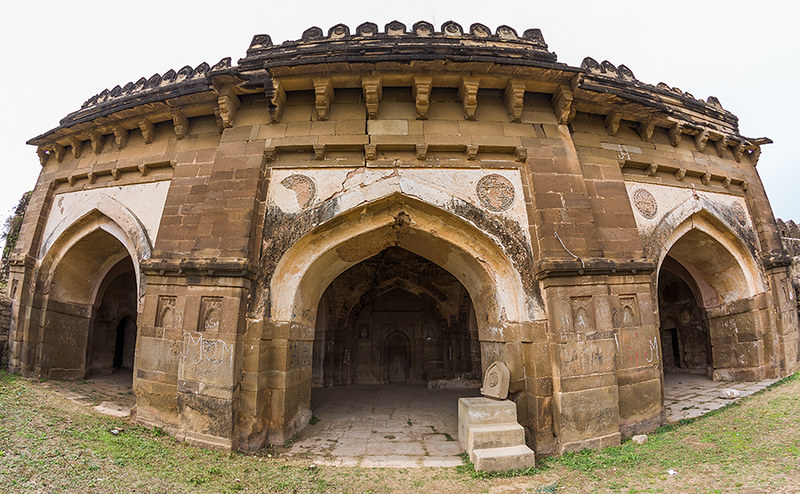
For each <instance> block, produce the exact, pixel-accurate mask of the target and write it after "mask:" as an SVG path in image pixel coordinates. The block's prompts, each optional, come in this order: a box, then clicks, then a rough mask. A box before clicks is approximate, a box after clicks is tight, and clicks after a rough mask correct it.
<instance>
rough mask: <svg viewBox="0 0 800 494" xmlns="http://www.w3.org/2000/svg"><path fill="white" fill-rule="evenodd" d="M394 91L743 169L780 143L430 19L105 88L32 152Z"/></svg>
mask: <svg viewBox="0 0 800 494" xmlns="http://www.w3.org/2000/svg"><path fill="white" fill-rule="evenodd" d="M389 86H391V87H404V86H405V87H411V88H412V91H413V94H414V98H415V100H416V104H417V118H420V119H424V118H427V105H428V97H429V95H430V91H431V90H432V89H433V88H437V87H449V88H455V89H457V90H458V94H459V98H460V99H461V101H462V102H463V105H464V117H465V118H467V119H471V118H474V115H475V109H476V107H477V92H478V90H479V89H500V90H503V91H504V92H505V98H506V103H507V106H508V111H509V115H510V117H511V119H512V121H515V120H518V119H519V117H520V114H521V112H522V102H523V96H524V93H525V92H537V93H546V94H551V95H552V98H551V101H552V104H553V108H554V111H555V113H556V116H557V118H558V120H559V123H561V124H566V123H569V122H570V121H571V120H572V118H574V115H575V113H576V112H578V111H580V112H584V113H590V114H595V115H601V116H604V117H605V123H606V128H607V130H608V133H609V134H610V135H615V134H616V132H617V129H618V128H619V125H620V122H621V121H622V120H625V121H628V122H632V123H633V124H634V126H635V128H637V130H638V131H639V135H640V136H641V138H642V139H644V140H648V141H649V140H650V139H651V138H652V134H653V131H654V129H655V128H656V127H660V128H664V129H666V130H667V132H668V134H669V137H670V142H671V143H672V144H673V145H674V146H677V145H678V143H679V142H680V140H681V138H682V137H683V136H689V137H691V138H692V139H694V141H695V144H696V145H697V147H698V149H700V150H702V149H703V148H704V147H705V146H706V143H707V142H712V143H713V144H714V146H716V147H717V151H718V152H719V154H720V155H721V154H722V150H724V149H727V148H729V147H730V148H732V152H733V155H734V157H735V158H736V159H737V161H738V160H740V159H741V157H742V156H743V155H745V154H747V155H749V157H750V159H751V161H752V162H753V164H755V163H756V162H757V159H758V156H759V154H760V146H761V145H762V144H765V143H768V142H771V141H770V140H769V139H767V138H760V139H748V138H746V137H743V136H741V135H740V134H739V127H738V119H737V117H736V116H735V115H733V114H732V113H731V112H729V111H727V110H725V109H724V108H723V107H722V105H721V104H720V102H719V100H718V99H717V98H715V97H713V96H711V97H709V98H708V99H707V100H702V99H696V98H694V96H692V95H691V94H690V93H686V92H683V91H681V90H679V89H677V88H672V87H670V86H668V85H666V84H664V83H659V84H657V85H651V84H647V83H644V82H642V81H639V80H638V79H636V77H635V76H634V75H633V72H632V71H631V70H630V69H629V68H628V67H626V66H625V65H619V66H615V65H613V64H612V63H610V62H608V61H603V62H602V63H598V62H597V61H595V60H594V59H592V58H586V59H584V60H583V63H582V64H581V66H580V67H572V66H569V65H566V64H562V63H560V62H558V61H557V58H556V54H555V53H553V52H551V51H549V50H548V46H547V44H546V43H545V41H544V37H543V36H542V33H541V31H540V30H538V29H527V30H525V31H524V32H523V34H522V36H520V35H518V34H517V32H516V31H515V30H514V29H513V28H511V27H509V26H500V27H498V28H497V29H496V30H495V31H494V32H492V31H491V30H490V29H489V28H488V27H486V26H484V25H483V24H477V23H476V24H472V25H471V26H470V29H469V30H468V31H465V30H464V29H463V28H462V26H460V25H459V24H457V23H455V22H453V21H448V22H445V23H444V24H443V25H442V26H441V29H440V30H439V31H437V30H435V28H434V26H433V25H432V24H430V23H427V22H424V21H420V22H417V23H415V24H414V25H413V26H412V27H411V29H408V28H407V27H406V26H405V25H404V24H402V23H400V22H398V21H393V22H390V23H388V24H386V26H385V27H384V30H383V31H379V30H378V26H377V25H376V24H373V23H370V22H366V23H363V24H361V25H359V26H358V27H357V28H356V29H355V32H354V33H351V31H350V28H349V27H347V26H346V25H344V24H337V25H335V26H333V27H331V28H330V29H329V30H328V32H327V35H324V33H323V31H322V29H320V28H318V27H312V28H309V29H307V30H306V31H305V32H304V33H303V35H302V37H301V38H300V39H299V40H294V41H286V42H284V43H281V44H279V45H274V44H273V43H272V41H271V38H270V36H269V35H266V34H259V35H256V36H254V37H253V40H252V42H251V43H250V47H249V48H248V49H247V52H246V55H245V57H244V58H242V59H240V60H239V61H238V65H237V66H232V65H231V59H230V58H224V59H222V60H220V61H219V62H218V63H216V64H215V65H213V66H209V65H208V64H207V63H202V64H200V65H199V66H197V67H195V68H191V67H189V66H186V67H183V68H181V69H180V70H177V71H175V70H169V71H167V72H166V73H164V74H163V75H159V74H155V75H153V76H151V77H150V78H148V79H145V78H144V77H143V78H140V79H139V80H138V81H136V82H135V83H134V82H129V83H127V84H125V85H124V86H116V87H114V88H113V89H110V90H109V89H106V90H103V91H102V92H100V93H99V94H97V95H95V96H92V97H91V98H89V99H88V100H87V101H86V102H85V103H84V104H83V105H82V106H81V108H80V109H79V110H77V111H75V112H73V113H70V114H68V115H67V116H66V117H64V118H63V119H61V121H60V125H59V126H58V127H56V128H55V129H52V130H50V131H48V132H45V133H44V134H41V135H39V136H37V137H34V138H33V139H31V140H30V141H28V144H32V145H35V146H38V153H39V156H40V158H41V160H42V164H44V162H45V161H46V160H47V159H48V158H49V157H50V156H54V157H56V159H58V160H59V161H60V160H61V159H63V156H64V153H65V149H66V148H71V150H72V153H73V154H74V155H75V156H76V157H77V156H79V155H80V152H81V148H82V147H83V143H84V142H86V141H89V142H90V143H91V147H92V149H93V150H94V151H95V152H96V153H99V152H100V150H101V149H102V142H103V139H102V137H103V136H104V135H108V134H112V135H113V136H114V141H115V142H116V145H117V146H118V147H123V146H124V145H125V143H126V142H127V133H128V132H129V131H136V130H139V131H141V132H142V135H143V137H144V140H145V142H151V141H152V139H153V135H154V132H155V125H156V124H158V123H161V122H165V121H172V123H173V126H174V130H175V133H176V135H177V137H178V138H182V137H183V135H184V134H185V133H186V132H187V131H188V119H190V118H194V117H199V116H209V115H215V116H216V118H217V122H218V125H219V128H220V132H221V131H222V129H224V128H226V127H231V126H232V125H233V121H234V119H235V115H236V111H237V109H238V107H239V104H240V101H239V97H240V96H242V95H245V94H253V93H261V94H265V95H266V97H267V102H268V103H267V110H268V112H269V119H270V121H272V122H277V121H279V120H280V118H281V114H282V110H283V104H284V102H285V101H286V93H287V92H290V91H297V90H312V91H314V93H315V95H316V100H315V106H316V109H317V114H318V117H319V118H320V119H321V120H324V119H326V118H327V113H328V109H329V107H330V103H331V101H332V100H333V94H334V92H335V91H336V90H338V89H341V88H359V89H362V90H363V91H364V96H365V97H364V100H365V102H366V106H367V111H368V113H369V115H370V117H371V118H375V117H377V109H378V106H379V104H380V98H381V94H382V90H383V87H389Z"/></svg>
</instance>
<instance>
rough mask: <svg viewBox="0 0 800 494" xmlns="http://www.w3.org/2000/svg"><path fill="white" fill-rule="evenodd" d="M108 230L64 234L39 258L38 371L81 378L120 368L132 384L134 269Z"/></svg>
mask: <svg viewBox="0 0 800 494" xmlns="http://www.w3.org/2000/svg"><path fill="white" fill-rule="evenodd" d="M86 230H88V233H84V232H86ZM109 230H110V231H109ZM114 233H116V232H114V229H113V228H109V229H108V230H106V229H104V228H87V229H84V230H83V232H79V233H78V234H75V235H65V237H66V238H65V239H62V241H61V242H59V243H58V244H57V245H56V246H55V247H54V248H53V249H51V251H50V252H49V253H48V256H47V257H46V258H45V262H43V265H42V268H41V272H40V278H39V283H41V284H42V285H43V286H44V287H45V291H44V294H45V295H44V301H43V311H42V319H41V328H42V329H41V338H40V341H39V346H38V352H37V364H36V367H37V370H38V373H39V374H40V375H43V376H49V377H54V378H67V379H69V378H81V379H83V378H86V377H87V376H90V375H107V374H111V373H113V372H114V371H115V370H116V369H126V378H125V381H126V383H127V386H131V385H132V369H133V356H134V349H135V341H136V318H137V311H138V308H137V301H138V289H137V287H138V281H137V272H136V268H135V265H134V262H133V260H132V258H131V255H130V252H129V251H128V249H127V248H126V247H125V245H124V244H123V243H122V242H121V241H120V240H119V238H118V236H117V235H114Z"/></svg>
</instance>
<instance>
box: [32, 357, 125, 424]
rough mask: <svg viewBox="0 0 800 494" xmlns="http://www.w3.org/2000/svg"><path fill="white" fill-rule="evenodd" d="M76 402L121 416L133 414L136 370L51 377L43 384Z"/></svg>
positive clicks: (104, 412)
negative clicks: (82, 375) (50, 379)
mask: <svg viewBox="0 0 800 494" xmlns="http://www.w3.org/2000/svg"><path fill="white" fill-rule="evenodd" d="M43 385H44V386H45V387H49V388H51V389H53V390H55V391H56V392H57V393H59V394H61V395H63V396H64V397H65V398H68V399H70V400H72V401H74V402H76V403H79V404H81V405H84V406H88V407H93V408H94V409H95V410H96V411H98V412H100V413H103V414H106V415H111V416H113V417H118V418H126V417H128V416H130V414H131V407H133V405H135V404H136V396H134V394H133V371H131V370H130V369H119V370H116V371H114V372H113V373H112V374H96V375H92V376H89V377H88V378H86V379H75V380H69V381H60V380H52V381H46V382H44V383H43Z"/></svg>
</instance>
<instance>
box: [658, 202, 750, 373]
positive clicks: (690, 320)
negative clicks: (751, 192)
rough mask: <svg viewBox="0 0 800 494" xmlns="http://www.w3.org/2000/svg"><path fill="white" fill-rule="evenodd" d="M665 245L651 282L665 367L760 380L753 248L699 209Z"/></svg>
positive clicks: (671, 369) (674, 370)
mask: <svg viewBox="0 0 800 494" xmlns="http://www.w3.org/2000/svg"><path fill="white" fill-rule="evenodd" d="M664 250H665V252H664V254H663V256H662V260H661V263H660V267H659V271H658V282H657V287H658V288H657V290H658V309H659V319H660V336H661V349H662V357H663V359H662V362H663V365H664V371H665V372H666V373H669V372H686V373H694V374H706V375H708V376H709V377H712V378H713V379H714V380H730V379H744V380H756V379H762V378H763V377H764V372H765V370H764V365H765V345H764V340H763V331H762V328H761V318H760V317H759V314H758V312H759V310H760V308H759V295H760V294H761V293H762V292H763V291H764V290H763V286H762V282H761V277H760V274H759V271H758V269H757V268H756V264H755V261H754V260H753V258H752V255H750V253H749V252H748V251H747V249H746V248H745V247H744V246H743V245H742V243H741V242H740V241H738V240H737V238H736V236H735V235H734V234H733V233H731V231H730V230H729V229H727V228H726V227H725V226H723V225H721V224H719V222H716V221H714V219H713V218H708V217H706V216H704V215H702V214H695V215H694V216H692V217H691V218H689V219H688V220H686V221H685V222H684V223H682V224H681V226H680V227H678V228H677V229H676V230H675V232H674V234H673V235H672V237H671V239H670V240H669V241H668V242H666V245H665V249H664Z"/></svg>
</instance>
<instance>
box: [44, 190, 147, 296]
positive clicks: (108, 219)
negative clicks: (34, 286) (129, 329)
mask: <svg viewBox="0 0 800 494" xmlns="http://www.w3.org/2000/svg"><path fill="white" fill-rule="evenodd" d="M56 235H57V236H56ZM93 235H94V236H95V237H97V238H104V237H103V236H105V237H110V238H113V239H115V241H116V244H117V245H118V247H119V248H118V249H110V248H109V249H110V250H109V249H106V250H109V253H108V255H107V256H104V257H103V258H102V259H100V258H98V259H96V262H95V263H94V264H93V267H92V268H91V269H89V271H91V273H90V274H91V275H92V276H94V277H97V276H100V275H105V273H106V271H108V269H110V268H111V267H113V266H114V265H115V264H116V263H117V262H119V261H120V260H121V259H122V258H124V257H126V256H127V257H130V258H131V260H132V261H133V267H134V272H135V274H136V284H137V289H138V298H139V301H140V303H141V302H142V300H143V295H144V292H145V282H144V278H143V277H142V275H141V271H140V263H141V262H142V261H143V260H145V259H148V258H150V255H151V253H152V243H151V241H150V239H149V237H148V235H147V232H146V230H145V228H144V226H143V225H142V222H141V221H139V219H138V218H137V217H136V216H135V215H134V214H133V213H132V212H131V211H130V210H128V209H127V208H125V207H124V206H122V205H121V204H119V203H117V202H116V201H114V200H113V199H110V198H109V200H107V201H102V202H101V203H100V204H99V205H98V207H95V208H92V209H91V210H89V211H88V212H86V213H85V214H83V215H82V216H80V217H79V218H78V219H76V220H74V221H73V222H72V223H71V224H68V225H66V224H65V225H62V224H59V226H58V228H56V229H54V230H53V232H52V234H51V235H50V238H48V241H47V242H44V243H43V246H42V249H41V250H40V252H41V254H40V258H39V262H38V275H37V283H39V284H40V285H41V286H42V289H43V291H44V293H48V292H50V288H51V285H52V283H53V280H54V279H55V277H56V272H57V271H58V270H59V267H60V266H62V264H63V263H64V261H65V260H67V258H68V257H70V256H71V255H76V254H77V253H76V252H75V251H74V248H75V247H80V245H81V244H87V242H89V243H91V240H90V237H92V236H93ZM52 237H55V238H52ZM87 245H88V244H87ZM111 250H113V252H111ZM71 253H72V254H71ZM67 262H68V263H69V261H68V260H67ZM97 288H98V287H97V286H94V287H93V288H92V290H91V292H92V293H91V294H88V293H87V294H86V297H85V298H86V300H87V301H88V300H89V299H91V298H92V297H94V296H96V291H97Z"/></svg>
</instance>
